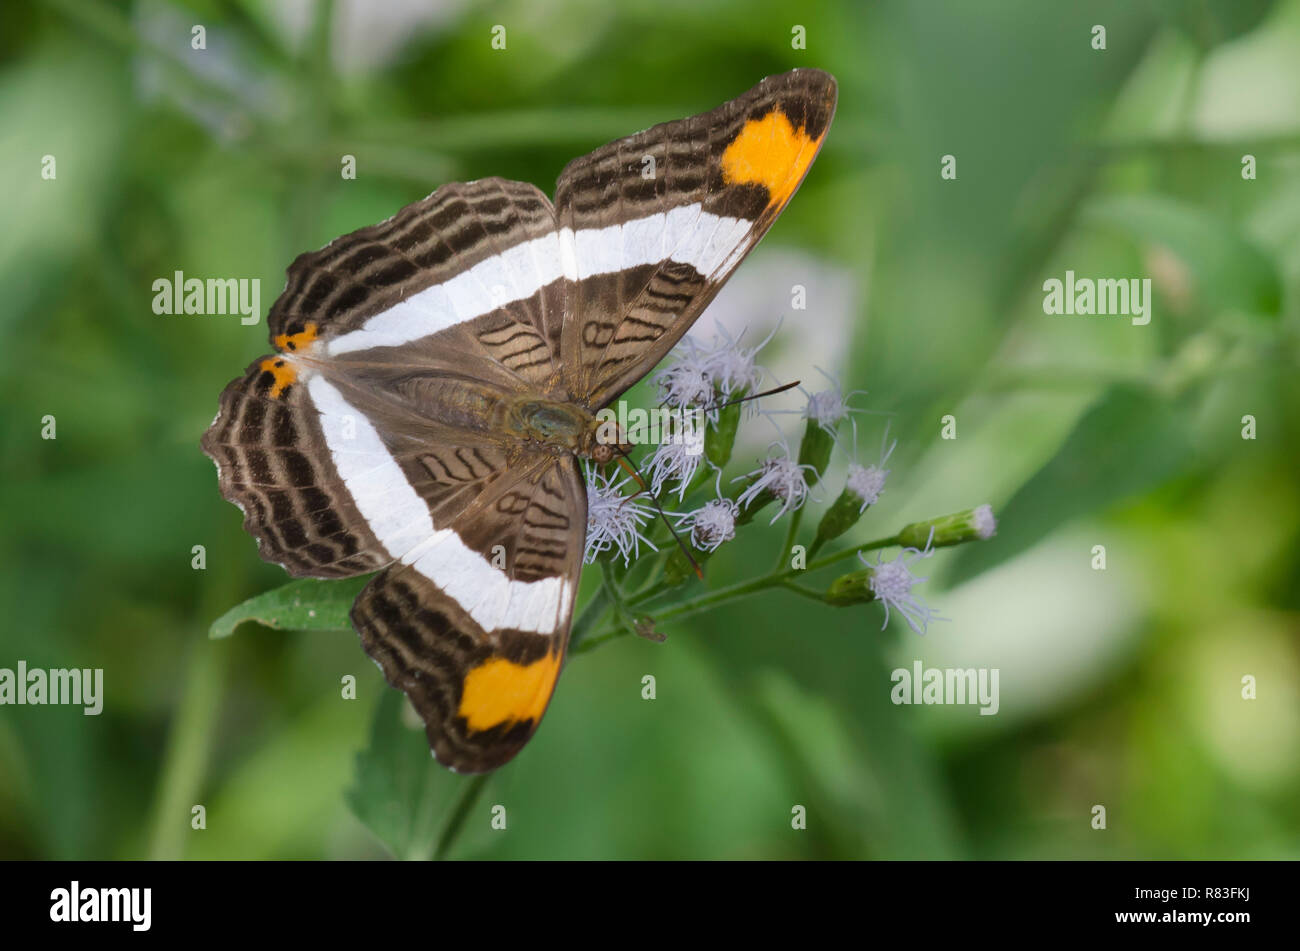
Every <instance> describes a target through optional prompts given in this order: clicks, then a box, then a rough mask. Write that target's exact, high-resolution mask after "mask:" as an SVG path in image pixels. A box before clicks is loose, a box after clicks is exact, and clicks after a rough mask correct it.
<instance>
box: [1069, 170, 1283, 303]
mask: <svg viewBox="0 0 1300 951" xmlns="http://www.w3.org/2000/svg"><path fill="white" fill-rule="evenodd" d="M1081 220H1083V221H1084V222H1086V223H1090V224H1095V225H1102V226H1106V227H1114V228H1118V229H1119V230H1121V231H1123V232H1125V233H1127V234H1129V235H1131V236H1132V237H1133V238H1135V239H1136V240H1137V241H1138V242H1140V243H1142V244H1144V245H1159V246H1162V247H1164V248H1166V249H1167V250H1169V251H1170V252H1171V253H1172V254H1173V255H1174V256H1175V257H1177V258H1178V259H1179V260H1180V261H1181V262H1182V263H1183V264H1184V265H1185V266H1186V268H1187V272H1188V274H1189V275H1190V277H1191V280H1192V281H1193V282H1194V284H1195V288H1196V293H1197V296H1198V297H1200V298H1202V299H1203V300H1204V302H1205V304H1206V305H1207V306H1208V307H1209V308H1210V309H1211V310H1239V311H1244V312H1246V313H1253V314H1263V315H1267V316H1271V317H1276V316H1278V314H1279V313H1280V310H1281V304H1282V280H1281V278H1280V276H1279V275H1278V269H1277V264H1276V262H1275V261H1274V260H1273V259H1272V257H1270V256H1269V255H1268V254H1266V253H1265V252H1264V251H1263V250H1261V249H1260V248H1259V247H1258V246H1256V245H1255V244H1254V243H1253V242H1251V241H1250V240H1249V239H1248V238H1247V237H1246V236H1245V235H1244V234H1242V233H1241V231H1240V230H1239V229H1238V228H1237V227H1236V226H1235V225H1234V224H1233V223H1231V222H1229V221H1224V220H1221V219H1219V218H1217V217H1215V216H1213V215H1211V214H1210V213H1208V212H1206V211H1205V210H1204V209H1202V208H1198V207H1196V206H1194V205H1190V204H1187V203H1185V202H1182V201H1176V200H1173V199H1170V198H1165V197H1162V196H1156V195H1124V196H1121V197H1114V198H1105V199H1100V200H1098V201H1095V202H1090V203H1089V204H1088V205H1087V206H1086V207H1085V208H1084V210H1083V213H1082V216H1081Z"/></svg>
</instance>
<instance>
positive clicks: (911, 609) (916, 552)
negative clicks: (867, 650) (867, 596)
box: [858, 542, 948, 634]
mask: <svg viewBox="0 0 1300 951" xmlns="http://www.w3.org/2000/svg"><path fill="white" fill-rule="evenodd" d="M933 554H934V549H933V548H931V547H930V545H929V543H928V542H927V543H926V546H925V549H924V550H920V549H916V548H905V549H903V550H902V551H901V552H899V553H898V557H897V558H895V559H894V560H893V561H883V562H882V561H881V555H879V554H877V555H876V562H875V564H872V563H871V562H870V561H868V560H867V558H866V556H865V555H863V554H862V553H861V552H859V553H858V558H859V559H860V560H861V561H862V563H863V564H864V565H866V566H867V567H868V568H870V569H871V577H870V579H869V582H868V583H869V584H870V586H871V591H872V593H873V594H874V595H875V596H876V598H877V600H879V601H880V603H881V604H883V605H884V606H885V623H884V624H882V625H880V629H881V630H882V631H883V630H884V629H885V628H886V627H887V626H888V625H889V612H890V609H891V608H892V609H893V610H895V611H897V612H898V613H899V614H901V615H902V616H903V619H904V620H905V621H907V625H908V627H910V628H911V629H912V630H913V631H915V632H916V633H917V634H924V633H925V632H926V628H927V627H928V626H929V624H930V622H931V621H946V620H948V619H947V618H945V617H941V616H940V615H939V614H938V613H937V612H935V611H934V610H933V609H932V608H931V607H930V606H929V605H927V604H926V603H925V602H924V601H922V600H921V599H920V598H919V597H917V596H916V595H914V594H912V589H913V588H914V587H916V586H917V585H918V584H921V583H922V582H925V581H928V580H929V577H928V576H927V577H925V578H919V577H917V576H916V575H914V574H913V573H912V564H913V563H914V562H917V561H921V560H923V559H926V558H929V557H930V556H931V555H933Z"/></svg>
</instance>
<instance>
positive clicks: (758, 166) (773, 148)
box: [722, 109, 825, 208]
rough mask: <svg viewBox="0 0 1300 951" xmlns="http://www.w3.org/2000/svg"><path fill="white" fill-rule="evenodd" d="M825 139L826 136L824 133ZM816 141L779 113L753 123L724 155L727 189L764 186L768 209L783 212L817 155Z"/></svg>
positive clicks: (750, 122)
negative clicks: (741, 186) (734, 186)
mask: <svg viewBox="0 0 1300 951" xmlns="http://www.w3.org/2000/svg"><path fill="white" fill-rule="evenodd" d="M822 135H825V133H822ZM821 141H822V140H821V136H819V137H817V138H816V139H814V138H812V137H811V136H809V135H808V134H806V133H805V132H804V128H803V126H800V127H799V128H798V129H796V128H795V127H794V126H793V125H791V124H790V120H789V119H788V118H786V114H785V113H784V112H782V111H781V110H780V109H773V110H772V111H771V112H769V113H768V114H767V115H765V116H763V117H762V118H761V119H750V120H749V121H747V122H746V123H745V125H744V127H743V128H742V129H741V130H740V133H739V134H738V135H737V136H736V137H735V138H734V139H732V140H731V144H730V145H728V146H727V150H726V151H725V152H723V153H722V180H723V181H724V182H725V183H726V184H728V185H762V186H763V187H764V188H766V189H767V194H768V202H767V206H768V208H780V207H781V206H783V205H784V204H785V203H786V202H787V201H789V200H790V196H791V195H793V194H794V190H795V188H797V187H798V185H799V182H800V181H802V180H803V176H804V172H806V171H808V166H809V165H811V164H812V160H813V158H814V157H815V156H816V155H817V147H818V146H819V145H821Z"/></svg>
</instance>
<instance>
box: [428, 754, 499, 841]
mask: <svg viewBox="0 0 1300 951" xmlns="http://www.w3.org/2000/svg"><path fill="white" fill-rule="evenodd" d="M490 775H491V774H490V773H482V774H480V775H478V776H475V777H474V778H472V779H471V780H469V782H467V783H466V784H465V787H464V789H463V790H462V791H461V794H460V799H459V800H457V802H456V808H455V810H454V811H453V812H452V814H451V818H450V819H448V820H447V825H446V827H445V828H444V829H443V830H442V835H441V836H439V837H438V847H437V848H436V849H434V852H433V857H434V859H435V860H438V859H444V858H446V857H447V852H448V851H450V850H451V847H452V845H453V844H454V843H455V841H456V839H457V838H458V837H459V836H460V830H461V829H462V828H464V826H465V820H466V819H468V818H469V814H470V810H472V809H473V808H474V803H475V802H477V801H478V797H479V796H480V795H481V794H482V792H483V787H484V786H486V785H487V781H488V778H489V776H490Z"/></svg>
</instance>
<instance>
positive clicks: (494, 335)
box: [203, 69, 836, 772]
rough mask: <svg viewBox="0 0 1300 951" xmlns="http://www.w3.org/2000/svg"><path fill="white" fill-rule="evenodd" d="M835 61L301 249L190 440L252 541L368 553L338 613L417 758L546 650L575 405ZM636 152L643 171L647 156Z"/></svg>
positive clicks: (622, 369)
mask: <svg viewBox="0 0 1300 951" xmlns="http://www.w3.org/2000/svg"><path fill="white" fill-rule="evenodd" d="M835 96H836V88H835V81H834V79H832V78H831V77H830V76H829V75H827V74H826V73H823V72H820V71H818V70H810V69H800V70H794V71H792V72H789V73H785V74H783V75H780V76H774V77H770V78H769V79H766V80H763V81H762V82H761V83H759V84H758V85H757V86H755V87H754V88H753V89H751V90H750V91H749V92H747V93H745V94H744V95H742V96H740V97H739V98H737V99H734V100H732V101H730V102H728V103H725V104H723V105H722V106H720V107H718V108H717V109H714V110H713V111H712V112H708V113H704V114H702V115H698V116H694V117H691V118H687V119H682V120H679V121H676V122H669V123H665V124H663V125H659V126H655V127H654V128H651V129H648V130H646V131H645V132H641V133H637V134H636V135H633V136H630V137H628V138H626V139H620V140H618V141H616V142H612V143H610V144H608V145H606V146H603V147H602V148H600V149H597V150H596V151H595V152H592V153H591V154H590V155H587V156H583V157H581V158H579V159H575V160H574V161H573V162H571V163H570V164H569V165H568V166H567V167H566V168H565V169H564V171H563V172H562V173H561V175H560V179H559V182H558V185H557V188H556V193H555V199H554V201H553V202H552V200H550V199H548V198H547V196H546V195H544V194H543V193H542V192H541V191H539V190H538V189H537V188H536V187H534V186H532V185H530V184H527V183H523V182H511V181H506V180H504V179H499V178H488V179H481V180H479V181H475V182H469V183H453V184H449V185H445V186H443V187H442V188H439V189H438V190H437V191H435V192H434V193H433V194H431V195H429V196H428V197H427V198H424V199H422V200H421V201H418V202H415V203H414V204H411V205H408V206H407V207H405V208H403V209H401V210H400V211H399V212H398V213H397V214H396V215H394V216H393V217H392V218H390V219H388V220H387V221H384V222H381V223H379V224H377V225H372V226H370V227H367V228H362V229H360V230H359V231H356V232H353V233H351V234H348V235H344V236H342V237H340V238H338V239H336V240H335V241H333V242H331V243H330V244H329V245H327V246H326V247H324V248H322V249H320V250H319V251H314V252H310V253H308V254H304V255H302V256H300V257H299V258H298V259H297V260H296V261H295V262H294V263H293V264H292V265H291V266H290V268H289V277H288V283H287V285H286V287H285V290H284V292H283V293H282V294H281V295H280V297H279V298H278V299H277V300H276V302H275V304H274V305H273V306H272V308H271V312H270V314H269V315H268V323H269V325H270V331H271V334H270V336H271V343H272V346H273V347H274V348H275V351H276V352H275V353H274V354H273V355H271V356H268V357H264V358H261V359H259V360H256V361H254V362H253V363H252V364H251V365H250V366H249V367H248V369H247V370H246V371H245V373H244V374H243V376H241V377H239V378H237V379H235V380H234V381H232V382H231V383H230V384H229V385H228V386H227V387H226V389H225V391H224V392H223V393H222V396H221V408H220V410H219V412H218V414H217V417H216V419H215V420H214V421H213V423H212V425H211V427H210V428H209V429H208V431H207V432H206V433H205V435H204V437H203V449H204V451H205V452H207V454H208V455H209V456H211V457H212V458H213V460H214V461H215V462H216V463H217V469H218V478H219V484H220V488H221V491H222V493H223V495H225V497H226V498H228V499H230V500H231V501H232V502H235V503H236V504H237V505H239V506H240V508H241V509H242V510H243V511H244V516H245V517H244V526H245V528H246V529H247V530H248V531H249V532H250V533H251V534H252V535H253V536H254V537H255V538H256V539H257V541H258V545H259V549H260V551H261V554H262V555H263V557H265V558H267V559H268V560H271V561H275V562H277V563H279V564H281V565H283V566H284V567H285V568H286V570H288V571H289V572H290V573H291V574H294V575H299V576H310V577H324V578H333V577H348V576H351V575H357V574H363V573H368V572H377V574H375V575H374V577H373V578H372V579H371V581H370V582H369V583H368V584H367V585H366V587H365V588H364V589H363V590H362V592H361V594H360V595H358V597H357V600H356V602H355V604H354V605H353V609H352V622H353V626H354V627H355V628H356V629H357V632H358V634H359V635H360V637H361V642H362V646H363V647H364V648H365V650H366V652H367V653H368V654H369V655H370V657H371V658H372V659H374V660H375V661H376V662H377V663H378V664H379V666H380V668H381V669H382V670H383V672H384V675H385V677H386V678H387V679H388V681H389V683H391V684H392V685H393V686H395V687H398V688H399V689H401V690H403V691H405V692H406V694H407V695H408V696H409V697H410V699H411V701H412V703H413V704H414V706H415V708H416V710H417V711H418V712H419V714H420V715H421V717H422V718H423V719H424V721H425V725H426V733H427V736H428V739H429V744H430V746H431V748H432V750H433V752H434V755H435V756H436V757H437V758H438V760H439V761H440V762H442V763H443V764H444V765H447V766H448V767H450V768H452V769H455V770H458V771H464V772H483V771H486V770H490V769H495V768H496V767H498V766H500V765H501V764H503V763H505V762H507V761H508V760H509V759H511V758H512V757H513V756H514V755H515V754H516V753H517V752H518V751H519V750H520V749H521V748H522V747H523V745H524V744H525V743H526V742H527V740H528V739H529V738H530V737H531V736H532V735H533V733H534V731H535V730H536V728H537V725H538V723H539V722H540V720H541V717H542V715H543V713H544V712H545V710H546V707H547V704H548V703H549V700H550V697H551V695H552V692H553V690H554V687H555V683H556V680H557V678H558V676H559V671H560V669H561V667H562V665H563V661H564V656H565V650H566V647H567V643H568V634H569V624H570V619H571V615H572V611H573V607H574V597H575V593H576V589H577V581H578V575H579V573H580V571H581V567H582V555H583V548H584V543H585V533H586V487H585V480H584V478H583V475H582V471H581V468H580V460H583V459H589V460H592V461H595V462H597V463H602V462H606V461H608V460H610V459H611V458H612V457H613V455H614V454H615V453H616V452H620V451H622V452H625V451H627V449H628V448H629V447H628V446H626V445H625V444H624V442H623V439H624V435H623V433H622V432H621V431H615V432H613V433H608V432H607V433H606V438H603V439H602V438H601V434H602V426H601V424H600V423H599V422H598V420H597V417H596V412H595V411H596V410H598V409H600V408H602V407H605V406H608V405H609V404H610V403H612V402H613V401H614V400H616V399H618V397H619V396H621V395H622V394H623V393H624V392H626V390H627V389H629V388H630V387H631V386H632V385H634V384H635V383H636V382H637V381H638V380H640V379H641V378H642V377H644V376H645V375H646V374H647V373H649V372H650V371H651V370H652V369H653V368H654V366H655V364H657V363H658V362H659V360H660V359H662V358H663V357H664V356H665V355H666V354H667V353H668V351H669V350H670V349H671V348H672V346H673V345H674V344H675V343H676V342H677V341H678V340H679V339H680V338H681V337H682V335H683V334H685V333H686V331H687V330H688V329H689V327H690V326H691V324H692V323H693V322H694V321H695V319H696V318H697V317H698V316H699V315H700V313H702V312H703V310H704V308H705V307H706V306H707V305H708V304H709V302H710V301H711V300H712V299H713V297H714V296H715V295H716V294H717V292H718V290H719V289H720V288H721V287H722V284H723V283H724V282H725V281H726V279H727V277H728V276H729V275H730V274H731V273H732V271H733V270H734V269H735V267H736V266H737V265H738V264H739V263H740V261H741V260H742V259H743V258H744V257H745V255H746V254H747V253H748V252H749V250H750V249H752V248H753V246H754V245H755V244H756V243H757V242H758V240H759V239H760V238H761V237H762V236H763V234H764V233H766V231H767V229H768V228H769V227H770V226H771V224H772V222H773V221H774V220H775V218H776V216H777V215H778V214H779V213H780V211H781V210H782V208H784V207H785V205H786V203H787V202H788V201H789V200H790V197H791V196H792V195H793V193H794V191H795V189H796V188H797V187H798V185H799V183H800V182H801V181H802V179H803V177H804V175H805V174H806V173H807V171H808V168H809V167H810V166H811V164H812V161H813V158H814V157H815V155H816V154H817V151H818V150H819V149H820V147H821V144H822V141H823V140H824V138H825V135H826V131H827V129H828V127H829V125H830V122H831V118H832V115H833V113H834V107H835ZM647 170H650V171H651V172H652V174H647Z"/></svg>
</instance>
